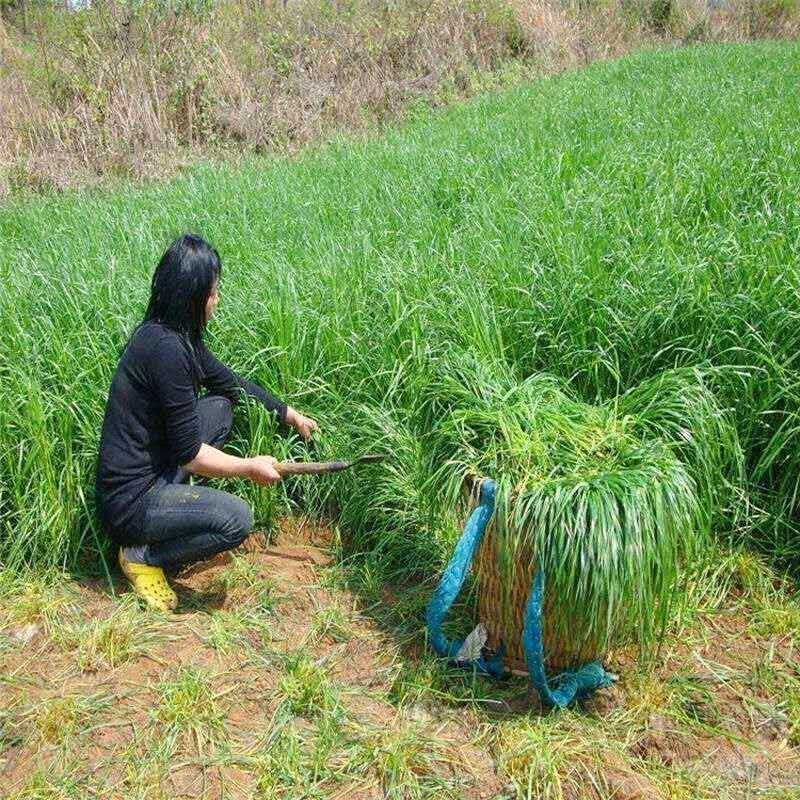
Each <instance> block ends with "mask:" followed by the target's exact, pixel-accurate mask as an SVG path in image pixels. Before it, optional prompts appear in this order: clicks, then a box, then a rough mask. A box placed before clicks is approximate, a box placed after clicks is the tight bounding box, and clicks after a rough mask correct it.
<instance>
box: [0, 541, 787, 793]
mask: <svg viewBox="0 0 800 800" xmlns="http://www.w3.org/2000/svg"><path fill="white" fill-rule="evenodd" d="M300 554H305V559H304V560H302V561H298V560H297V559H298V558H299V557H300ZM231 572H236V573H237V574H242V573H245V574H247V575H249V576H250V579H249V581H248V582H246V583H245V584H244V585H243V584H241V583H236V582H233V583H232V584H230V588H229V589H227V590H226V591H225V592H224V594H223V595H222V596H221V597H220V595H219V594H217V593H215V592H214V591H209V589H211V588H213V587H215V586H216V587H218V586H219V585H220V583H223V582H229V577H230V575H231ZM710 574H714V575H716V580H717V583H716V586H717V587H723V589H722V590H720V591H715V592H711V593H709V591H708V576H709V575H710ZM374 575H375V565H374V563H372V564H370V563H369V562H368V561H365V560H363V559H362V560H359V561H353V562H351V563H350V566H349V567H348V566H346V565H345V566H343V565H342V563H341V562H336V561H331V560H330V559H329V557H326V556H324V555H323V554H322V553H321V552H320V551H319V550H318V549H315V548H310V547H308V546H305V545H302V546H297V545H287V544H286V543H285V542H284V543H283V544H281V545H271V546H269V547H267V548H266V549H264V550H258V549H257V548H252V549H251V550H250V551H249V552H247V553H239V554H236V555H234V556H233V557H232V559H231V560H230V561H229V562H228V563H222V560H216V561H215V562H214V563H213V564H211V565H208V566H207V569H206V570H205V571H198V572H197V573H196V574H194V575H192V576H189V577H181V576H179V577H178V578H177V580H176V584H177V586H178V591H179V595H180V598H181V606H180V611H181V613H179V614H178V615H176V616H174V617H171V618H170V617H164V616H162V615H155V614H150V613H149V612H146V611H143V610H142V611H135V612H134V610H133V603H132V601H133V597H132V596H131V594H130V593H129V592H127V591H126V589H125V586H124V582H123V581H122V580H121V579H119V580H118V582H117V583H116V584H115V586H116V589H117V591H118V592H119V593H118V595H117V596H116V597H113V596H111V595H110V594H109V592H108V586H107V585H105V584H103V583H101V582H98V581H96V580H93V579H92V580H83V581H78V580H74V579H69V578H67V577H62V578H61V579H57V580H55V581H50V582H39V583H38V584H37V585H38V588H39V594H40V597H41V598H42V602H41V603H40V605H39V608H40V610H39V611H38V612H37V613H29V614H27V615H26V616H25V619H24V620H22V619H20V618H19V617H18V616H17V615H16V614H15V609H17V607H18V602H19V600H20V599H21V598H25V597H27V596H29V594H30V582H29V581H27V580H25V579H16V580H9V579H6V583H5V584H4V591H3V595H2V598H1V599H0V619H2V623H0V635H1V636H2V637H3V641H5V642H6V645H5V650H4V659H5V665H6V666H5V668H4V672H3V678H4V680H3V685H2V692H1V693H0V696H2V701H0V776H2V786H3V790H4V796H7V797H11V798H14V800H22V798H24V799H25V800H40V798H56V797H57V798H69V797H76V798H77V797H85V796H86V795H87V794H88V793H92V796H95V797H98V798H103V799H104V800H105V798H109V800H110V799H111V798H123V797H124V798H142V800H144V798H149V797H162V796H164V797H174V796H176V795H178V794H180V795H182V796H187V797H210V796H214V797H221V798H226V800H227V799H228V798H230V799H231V800H233V799H234V798H282V799H285V800H289V798H294V797H298V796H301V795H302V796H309V797H317V798H331V800H332V798H336V797H342V796H357V797H362V798H376V800H378V798H386V797H389V798H398V800H399V799H400V798H402V799H403V800H405V798H431V800H433V798H442V797H445V798H452V799H453V800H456V799H457V798H458V799H463V798H475V800H477V799H478V798H484V800H487V799H488V798H494V799H495V800H500V798H506V799H508V798H526V799H527V800H543V798H548V799H549V800H575V799H576V798H594V799H595V800H634V798H637V799H638V800H675V799H676V798H680V799H683V798H685V799H686V800H697V799H698V798H707V799H708V800H712V798H713V799H714V800H716V798H722V799H723V800H745V798H748V799H749V798H753V797H758V798H771V800H779V799H780V800H788V798H792V797H795V796H797V793H798V792H800V670H798V666H797V665H798V658H797V655H798V647H800V632H799V631H798V629H797V627H791V626H789V627H787V626H786V625H784V620H785V619H787V618H792V615H793V614H796V613H798V610H800V605H798V603H797V599H796V596H794V595H793V594H792V593H791V591H789V587H788V586H786V587H781V584H780V581H779V580H778V579H777V578H776V576H775V575H774V573H772V572H771V571H770V570H769V569H768V568H767V567H765V566H764V565H763V564H762V563H760V562H757V561H754V560H753V558H752V556H749V555H746V554H744V555H743V554H740V553H723V552H718V553H715V554H714V557H713V558H709V560H708V564H707V566H706V567H705V568H698V570H697V572H696V574H695V575H694V576H693V580H692V581H691V586H692V587H694V588H689V589H688V590H687V594H686V597H687V599H686V605H685V607H684V614H683V617H682V621H681V622H678V623H676V626H675V627H673V629H672V630H671V631H670V632H669V635H668V637H667V640H666V642H665V644H664V646H663V648H662V651H661V657H660V658H659V660H658V662H657V663H656V664H655V668H654V672H652V673H651V672H648V671H642V670H640V668H639V667H638V666H637V662H636V660H635V658H633V657H632V655H631V654H630V653H628V652H625V651H620V652H618V653H614V654H612V656H611V659H610V662H609V666H610V668H611V669H613V670H614V671H616V672H619V673H620V675H621V680H620V682H619V683H618V684H617V685H616V686H615V687H614V688H612V689H609V690H603V691H601V692H600V693H598V695H596V696H595V698H594V699H593V700H591V701H590V702H587V703H585V704H584V705H582V706H578V707H576V708H573V709H571V710H567V711H564V712H561V713H550V714H546V713H542V711H541V709H540V707H539V706H538V704H537V703H536V702H535V700H534V698H533V697H532V695H531V693H530V691H529V688H528V685H527V682H526V681H525V680H522V679H518V678H514V679H512V680H511V681H508V682H505V683H497V682H494V681H489V680H486V679H483V678H477V677H475V676H471V675H469V674H466V673H464V672H461V671H458V670H453V669H452V668H450V667H448V666H447V664H445V663H443V662H442V661H439V660H437V659H435V658H433V657H432V656H431V655H430V653H429V652H427V651H426V650H425V648H424V634H423V627H424V606H421V605H420V603H419V602H417V600H416V599H415V598H417V597H419V596H420V594H421V593H422V594H426V593H427V592H428V591H429V590H430V587H419V586H402V585H396V584H395V585H391V584H390V583H389V582H388V576H387V575H384V576H383V578H384V580H383V581H382V582H383V583H384V584H385V587H386V590H387V592H389V591H390V593H389V594H386V600H384V601H381V600H379V601H377V602H376V601H375V599H374V597H373V595H372V592H371V591H370V586H371V582H372V581H373V579H374ZM263 580H268V581H269V583H270V585H271V586H272V589H273V592H274V596H275V597H276V598H277V599H276V605H275V607H274V609H273V610H272V611H270V612H269V614H268V616H267V617H266V618H265V617H263V616H261V615H260V614H255V616H254V617H251V616H250V615H251V614H253V613H255V612H254V611H253V609H252V608H251V606H250V604H251V603H255V602H257V598H258V593H257V592H255V593H254V592H253V586H257V585H258V583H259V582H260V581H263ZM65 592H68V593H69V596H70V597H71V598H72V601H73V602H71V603H70V604H69V605H68V606H63V607H62V608H63V610H62V612H61V614H62V622H63V624H64V625H65V626H66V627H69V628H70V629H71V630H89V629H91V625H92V623H93V622H98V623H99V622H100V621H101V620H102V619H105V620H112V619H119V618H123V619H127V618H128V616H129V615H131V616H134V615H135V617H136V618H138V619H139V621H140V622H141V625H142V627H143V628H144V629H146V630H151V631H152V637H151V638H150V639H149V640H148V646H147V648H146V649H144V650H141V649H140V650H136V649H133V650H131V651H129V652H130V657H129V659H128V660H127V661H114V660H111V659H107V660H105V662H104V665H103V667H102V669H95V668H94V666H93V663H87V662H79V661H78V660H76V658H75V655H74V652H71V651H68V650H64V648H63V646H62V643H61V641H60V640H59V637H58V635H57V633H56V632H55V631H52V630H50V631H49V630H48V628H47V627H46V623H47V618H48V617H47V615H48V613H49V611H48V609H50V608H52V605H53V604H56V605H57V604H58V599H59V598H61V597H63V596H64V594H65ZM198 596H199V597H204V596H205V597H209V598H211V603H212V604H211V605H205V606H204V605H202V604H200V605H198V601H197V599H196V598H197V597H198ZM409 598H411V599H410V601H409ZM51 599H52V602H50V600H51ZM407 601H408V602H407ZM321 608H324V609H336V612H331V614H330V616H331V617H332V618H334V619H335V620H336V623H337V626H338V625H339V624H340V622H341V620H340V617H339V614H340V612H341V610H343V609H353V612H352V614H349V613H348V615H347V619H348V620H349V621H348V623H347V624H348V627H349V628H350V629H351V630H352V631H353V633H354V634H355V635H353V636H349V637H342V636H339V635H327V634H325V635H323V634H322V631H328V632H330V630H331V627H330V625H328V621H329V620H328V617H327V615H326V616H325V617H324V619H325V620H326V622H325V624H323V625H322V626H320V621H319V620H320V616H319V609H321ZM398 609H400V610H401V611H402V614H398ZM341 613H343V612H341ZM463 613H464V610H462V611H460V612H458V614H459V615H460V614H463ZM231 619H235V620H236V622H235V624H234V625H233V628H234V629H235V631H236V634H237V641H238V644H237V646H236V647H232V648H220V647H217V646H215V644H216V640H215V637H214V632H215V631H217V632H218V631H219V630H221V629H224V628H225V627H226V625H227V624H228V623H229V622H230V620H231ZM763 620H769V622H768V623H766V624H765V623H764V622H763ZM775 620H777V622H775ZM250 624H251V625H252V626H253V627H252V630H253V631H257V632H259V633H261V632H262V631H261V626H263V625H265V624H266V625H267V626H268V628H269V635H268V636H262V635H258V636H247V635H246V634H244V635H243V631H245V630H247V627H246V626H247V625H250ZM27 625H35V626H37V630H36V633H35V634H34V636H33V638H31V639H30V640H29V641H28V642H27V643H24V642H23V641H21V640H20V639H19V638H18V637H17V634H18V633H19V631H21V630H24V629H25V626H27ZM242 626H244V628H243V627H242ZM336 629H337V630H338V627H337V628H336ZM238 637H240V638H238ZM37 765H38V766H37Z"/></svg>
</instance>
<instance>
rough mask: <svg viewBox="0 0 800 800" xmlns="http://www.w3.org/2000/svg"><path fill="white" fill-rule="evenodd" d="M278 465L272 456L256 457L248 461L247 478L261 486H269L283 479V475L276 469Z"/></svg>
mask: <svg viewBox="0 0 800 800" xmlns="http://www.w3.org/2000/svg"><path fill="white" fill-rule="evenodd" d="M277 463H278V461H277V459H275V458H273V457H272V456H254V457H253V458H248V459H247V477H248V478H250V480H251V481H253V482H255V483H257V484H259V485H260V486H269V485H270V484H271V483H277V482H278V481H279V480H280V479H281V474H280V472H278V470H276V469H275V465H276V464H277Z"/></svg>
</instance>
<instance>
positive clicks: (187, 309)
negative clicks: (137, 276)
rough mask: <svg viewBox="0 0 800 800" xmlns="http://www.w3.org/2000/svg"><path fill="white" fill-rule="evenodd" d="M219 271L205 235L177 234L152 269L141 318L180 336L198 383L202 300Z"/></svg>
mask: <svg viewBox="0 0 800 800" xmlns="http://www.w3.org/2000/svg"><path fill="white" fill-rule="evenodd" d="M221 272H222V262H221V260H220V257H219V253H218V252H217V251H216V250H215V249H214V248H213V247H212V246H211V245H210V244H209V243H208V242H207V241H206V240H205V239H203V238H202V237H201V236H197V235H196V234H194V233H185V234H183V236H180V237H178V238H177V239H176V240H175V241H174V242H173V243H172V244H171V245H170V246H169V247H168V248H167V251H166V252H165V253H164V255H163V256H161V260H160V261H159V262H158V266H157V267H156V271H155V272H154V273H153V280H152V282H151V284H150V302H149V303H148V304H147V311H146V312H145V315H144V320H143V321H142V324H144V323H146V322H160V323H161V324H162V325H165V326H166V327H168V328H171V329H172V330H174V331H175V332H176V333H179V334H180V335H181V336H182V337H183V339H184V341H185V342H186V345H187V348H188V350H189V353H190V355H191V358H192V362H193V364H194V372H195V375H194V377H195V382H196V383H198V384H199V382H200V381H201V380H202V374H201V368H200V364H199V361H198V357H197V350H198V348H199V347H200V346H201V344H202V340H203V334H204V333H205V329H206V303H207V302H208V298H209V297H210V296H211V292H212V290H213V288H214V284H215V282H216V281H217V280H219V276H220V273H221Z"/></svg>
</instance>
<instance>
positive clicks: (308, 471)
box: [275, 453, 389, 477]
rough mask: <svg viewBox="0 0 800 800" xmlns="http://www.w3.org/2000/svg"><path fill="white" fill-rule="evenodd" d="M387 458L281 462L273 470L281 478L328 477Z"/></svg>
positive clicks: (382, 455)
mask: <svg viewBox="0 0 800 800" xmlns="http://www.w3.org/2000/svg"><path fill="white" fill-rule="evenodd" d="M388 457H389V456H388V455H385V454H382V453H371V454H369V455H366V456H359V458H354V459H353V460H352V461H281V462H279V463H278V464H275V469H276V470H277V471H278V472H279V473H280V474H281V477H283V476H284V475H329V474H330V473H332V472H341V471H342V470H343V469H350V467H354V466H356V465H357V464H374V463H375V462H376V461H383V460H384V459H386V458H388Z"/></svg>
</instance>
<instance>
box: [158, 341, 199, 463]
mask: <svg viewBox="0 0 800 800" xmlns="http://www.w3.org/2000/svg"><path fill="white" fill-rule="evenodd" d="M149 371H150V379H151V381H152V387H153V391H154V393H155V395H156V397H157V398H158V401H159V404H160V405H161V409H162V411H163V414H164V421H165V427H166V432H167V442H168V444H169V448H170V451H171V452H172V454H173V456H174V458H175V461H176V463H178V464H180V465H183V464H188V463H189V462H190V461H191V460H192V459H193V458H194V457H195V456H196V455H197V454H198V452H199V451H200V446H201V445H202V440H201V438H200V418H199V417H198V414H197V393H196V391H195V386H194V370H193V369H192V362H191V358H190V356H189V352H188V350H187V349H186V347H185V346H184V345H183V343H182V342H181V341H180V340H179V339H177V338H173V337H171V336H165V337H164V338H163V339H161V340H159V341H158V342H157V343H156V345H155V346H154V347H153V350H152V357H151V359H150V364H149Z"/></svg>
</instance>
